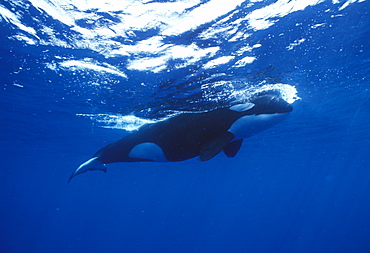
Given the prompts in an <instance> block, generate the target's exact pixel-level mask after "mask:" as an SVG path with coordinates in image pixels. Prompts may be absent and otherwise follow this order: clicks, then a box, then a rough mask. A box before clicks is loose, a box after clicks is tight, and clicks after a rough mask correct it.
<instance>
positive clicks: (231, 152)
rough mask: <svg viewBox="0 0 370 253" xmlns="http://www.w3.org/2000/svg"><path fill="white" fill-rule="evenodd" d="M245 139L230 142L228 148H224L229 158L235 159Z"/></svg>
mask: <svg viewBox="0 0 370 253" xmlns="http://www.w3.org/2000/svg"><path fill="white" fill-rule="evenodd" d="M242 143H243V139H240V140H236V141H232V142H229V143H228V144H227V145H226V147H224V153H225V155H226V156H227V157H230V158H233V157H234V156H236V154H237V153H238V151H239V149H240V147H241V146H242Z"/></svg>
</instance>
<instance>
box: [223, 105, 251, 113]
mask: <svg viewBox="0 0 370 253" xmlns="http://www.w3.org/2000/svg"><path fill="white" fill-rule="evenodd" d="M253 107H254V104H253V103H244V104H236V105H233V106H231V107H230V108H229V109H230V110H232V111H235V112H245V111H248V110H249V109H252V108H253Z"/></svg>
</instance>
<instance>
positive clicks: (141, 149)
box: [128, 142, 168, 162]
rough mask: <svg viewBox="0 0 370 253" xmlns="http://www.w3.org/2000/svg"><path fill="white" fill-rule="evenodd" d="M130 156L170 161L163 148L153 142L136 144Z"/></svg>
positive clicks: (156, 160)
mask: <svg viewBox="0 0 370 253" xmlns="http://www.w3.org/2000/svg"><path fill="white" fill-rule="evenodd" d="M128 156H129V157H131V158H141V159H149V160H152V161H153V162H168V160H167V159H166V157H165V156H164V154H163V151H162V149H161V148H160V147H159V146H158V145H157V144H155V143H152V142H144V143H140V144H139V145H136V146H135V147H134V148H133V149H132V150H131V151H130V153H129V155H128Z"/></svg>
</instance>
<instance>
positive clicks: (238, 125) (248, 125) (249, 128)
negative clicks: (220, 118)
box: [228, 113, 288, 139]
mask: <svg viewBox="0 0 370 253" xmlns="http://www.w3.org/2000/svg"><path fill="white" fill-rule="evenodd" d="M287 115H288V113H275V114H260V115H247V116H244V117H241V118H239V119H238V120H236V121H235V122H234V123H233V124H232V125H231V127H230V129H229V130H228V131H229V132H231V133H233V134H234V136H235V138H234V139H244V138H247V137H250V136H252V135H254V134H256V133H259V132H262V131H264V130H266V129H268V128H270V127H272V126H273V125H275V124H277V123H279V122H280V121H282V120H283V119H284V118H285V117H286V116H287Z"/></svg>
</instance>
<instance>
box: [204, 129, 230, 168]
mask: <svg viewBox="0 0 370 253" xmlns="http://www.w3.org/2000/svg"><path fill="white" fill-rule="evenodd" d="M233 138H234V135H233V134H232V133H230V132H225V133H224V134H222V135H221V136H220V137H218V138H217V139H214V140H212V141H210V142H208V143H206V144H205V145H204V146H203V147H202V150H201V151H200V156H199V161H202V162H203V161H208V160H209V159H212V158H213V157H215V156H216V155H217V154H218V153H220V152H221V151H222V149H223V148H224V147H225V146H226V145H227V143H228V142H229V141H231V140H232V139H233Z"/></svg>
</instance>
